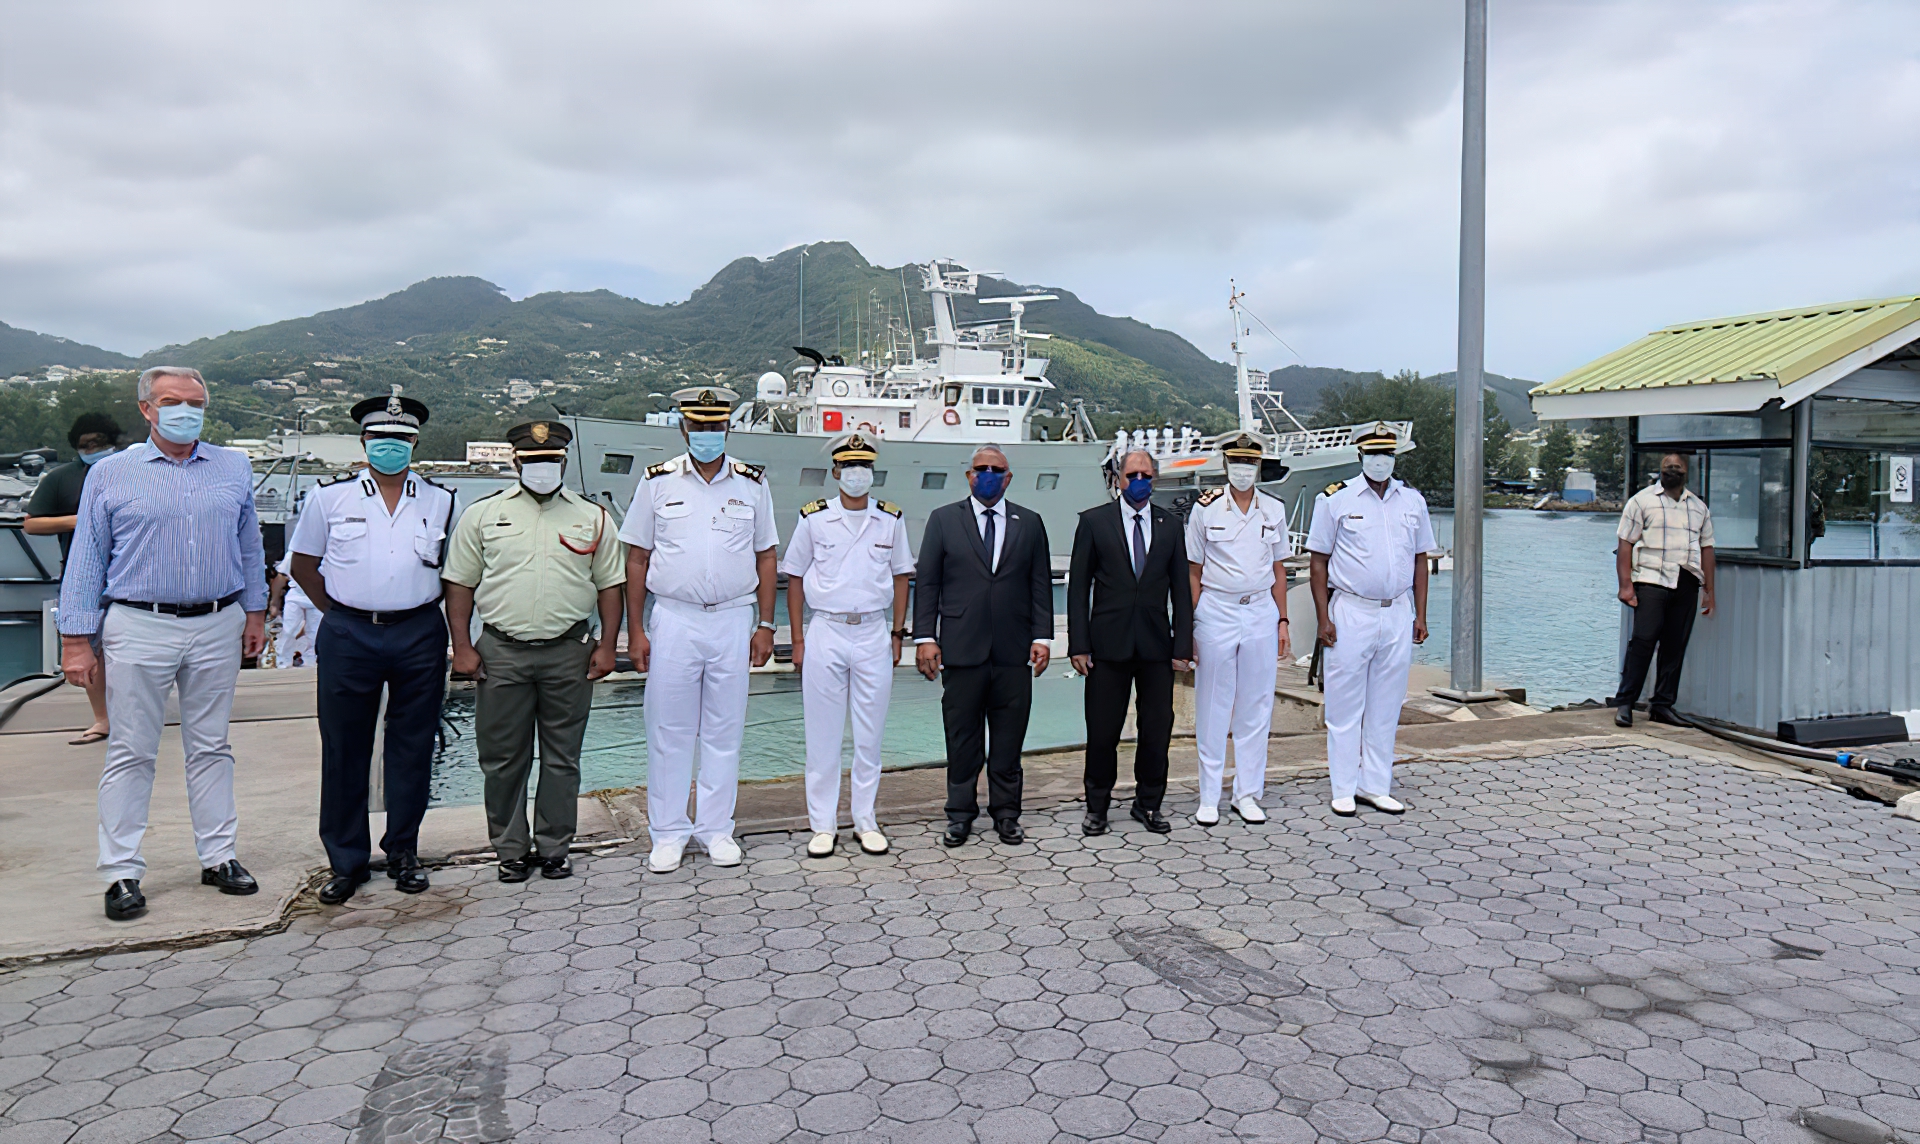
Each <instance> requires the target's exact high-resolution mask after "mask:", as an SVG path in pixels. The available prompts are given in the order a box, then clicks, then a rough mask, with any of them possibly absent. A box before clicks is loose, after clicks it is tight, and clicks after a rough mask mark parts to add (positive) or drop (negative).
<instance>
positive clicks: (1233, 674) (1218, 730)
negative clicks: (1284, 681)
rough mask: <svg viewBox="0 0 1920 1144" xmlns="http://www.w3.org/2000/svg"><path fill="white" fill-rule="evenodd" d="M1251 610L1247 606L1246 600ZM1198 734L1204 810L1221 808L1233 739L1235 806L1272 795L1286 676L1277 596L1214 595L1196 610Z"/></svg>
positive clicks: (1195, 724) (1195, 726)
mask: <svg viewBox="0 0 1920 1144" xmlns="http://www.w3.org/2000/svg"><path fill="white" fill-rule="evenodd" d="M1243 598H1245V599H1246V600H1247V602H1246V603H1244V604H1242V603H1241V602H1240V601H1241V599H1243ZM1193 651H1194V658H1195V662H1194V665H1193V730H1194V746H1195V748H1196V749H1197V750H1198V752H1199V754H1200V805H1201V806H1212V807H1217V806H1219V805H1220V788H1221V785H1222V784H1223V782H1224V781H1225V776H1226V769H1227V737H1228V735H1229V734H1231V735H1232V737H1233V801H1235V802H1238V801H1239V800H1241V799H1243V798H1246V797H1247V796H1248V795H1251V796H1253V797H1254V798H1259V797H1260V796H1261V795H1263V794H1265V793H1266V790H1267V735H1268V733H1270V732H1271V731H1272V730H1273V686H1274V682H1275V678H1276V677H1277V676H1278V675H1279V671H1280V609H1279V608H1278V607H1276V606H1275V605H1274V602H1273V593H1272V592H1269V591H1260V592H1256V593H1253V594H1252V595H1251V596H1247V597H1242V596H1236V595H1227V594H1224V593H1221V592H1216V591H1214V590H1212V589H1207V590H1205V591H1202V592H1201V593H1200V602H1199V603H1198V604H1196V605H1195V606H1194V609H1193Z"/></svg>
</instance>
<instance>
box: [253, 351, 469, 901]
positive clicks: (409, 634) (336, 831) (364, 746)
mask: <svg viewBox="0 0 1920 1144" xmlns="http://www.w3.org/2000/svg"><path fill="white" fill-rule="evenodd" d="M351 415H352V417H353V419H354V420H356V421H358V422H359V423H360V440H361V442H362V443H363V445H364V446H365V448H366V451H367V467H366V468H364V469H361V470H360V471H358V472H355V473H349V474H347V475H346V476H344V477H341V478H339V479H338V480H334V481H329V482H327V483H326V484H324V485H321V486H319V487H318V488H316V489H314V490H313V492H312V493H310V494H309V495H308V497H307V503H306V507H305V508H304V509H303V510H302V511H301V513H300V520H299V523H298V524H296V525H295V526H294V530H293V539H292V540H291V541H290V542H289V543H288V545H287V547H288V549H289V550H290V551H291V553H292V555H291V557H290V558H289V568H290V570H291V573H292V576H293V579H294V582H295V583H297V584H299V585H300V587H301V589H302V590H303V591H305V592H306V594H307V598H308V599H309V600H311V601H313V605H314V606H315V607H317V608H319V609H320V611H321V612H323V613H325V615H324V617H323V618H322V619H321V621H320V631H319V634H318V636H317V637H316V639H315V648H316V650H317V654H318V656H319V660H320V670H319V677H320V678H319V717H320V718H319V721H320V841H321V842H322V843H323V844H324V845H325V846H326V848H327V859H328V861H329V863H330V864H331V865H332V867H333V877H332V878H331V879H329V880H328V881H327V883H326V884H325V885H323V886H321V887H320V891H319V897H320V900H321V901H323V902H325V903H327V904H328V905H338V904H339V903H341V902H344V901H346V900H347V899H348V898H350V897H352V896H353V892H354V890H355V888H357V887H358V886H359V885H360V884H361V883H362V882H365V881H366V880H367V877H368V874H367V864H368V861H369V858H370V856H371V840H370V837H369V830H368V825H367V787H368V778H369V776H368V769H369V767H370V766H371V764H372V760H373V736H374V724H375V722H376V720H377V719H378V718H379V714H380V692H381V689H382V688H385V689H386V692H387V718H386V739H385V742H384V744H383V746H382V754H383V757H384V780H385V786H386V811H387V830H386V834H385V835H384V836H383V837H382V838H381V839H380V849H381V850H382V851H384V852H385V854H386V856H387V876H388V877H389V878H392V879H393V880H394V883H395V885H396V887H397V888H398V889H399V890H400V891H401V892H402V893H407V894H417V893H419V892H421V891H422V890H425V889H426V888H427V872H426V870H425V869H424V868H423V867H422V866H421V865H420V858H419V855H418V846H419V839H420V820H421V819H422V818H423V817H425V815H426V813H427V795H428V784H429V780H430V779H431V778H432V773H433V744H434V736H435V734H436V733H437V732H438V731H439V729H440V704H441V700H442V699H443V698H444V696H445V693H446V677H447V622H446V617H445V616H444V615H443V614H442V613H441V610H440V566H441V564H442V563H443V562H444V561H445V560H446V552H447V534H448V533H449V532H450V531H451V530H452V527H453V494H452V493H451V492H449V491H448V490H446V489H443V488H441V487H440V486H439V485H436V484H434V483H433V482H432V481H429V480H428V479H427V478H425V477H423V476H421V475H420V474H418V473H416V472H414V471H413V470H412V468H411V467H410V466H411V465H412V462H413V446H414V442H415V441H416V440H417V439H418V437H419V435H420V427H421V426H422V425H424V424H426V422H427V407H426V406H425V405H424V404H422V403H420V402H418V401H415V400H414V399H413V398H411V397H401V396H399V392H398V388H397V387H396V389H395V393H394V395H393V396H391V397H370V398H368V399H367V400H365V401H362V402H360V403H359V404H358V405H355V406H354V407H353V409H352V412H351Z"/></svg>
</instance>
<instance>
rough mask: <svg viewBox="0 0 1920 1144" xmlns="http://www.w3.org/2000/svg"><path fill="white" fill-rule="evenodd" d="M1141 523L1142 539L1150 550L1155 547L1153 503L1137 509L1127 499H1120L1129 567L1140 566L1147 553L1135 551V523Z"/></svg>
mask: <svg viewBox="0 0 1920 1144" xmlns="http://www.w3.org/2000/svg"><path fill="white" fill-rule="evenodd" d="M1136 520H1137V521H1139V522H1140V539H1141V540H1143V541H1145V542H1146V545H1147V547H1148V548H1149V549H1151V548H1152V547H1153V502H1152V501H1148V502H1147V503H1145V504H1143V505H1140V506H1139V507H1137V508H1136V507H1135V506H1134V505H1133V503H1132V502H1131V501H1129V500H1127V498H1126V497H1121V498H1120V535H1122V536H1124V537H1126V538H1127V567H1128V568H1133V567H1136V566H1138V565H1139V564H1140V561H1141V560H1142V559H1143V558H1145V556H1146V553H1144V552H1135V551H1134V550H1133V522H1134V521H1136Z"/></svg>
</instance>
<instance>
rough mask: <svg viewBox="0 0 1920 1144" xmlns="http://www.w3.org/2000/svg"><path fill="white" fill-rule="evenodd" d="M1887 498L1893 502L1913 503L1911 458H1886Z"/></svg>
mask: <svg viewBox="0 0 1920 1144" xmlns="http://www.w3.org/2000/svg"><path fill="white" fill-rule="evenodd" d="M1887 462H1888V464H1887V499H1888V500H1891V501H1892V502H1893V503H1894V504H1912V503H1913V458H1912V457H1888V458H1887Z"/></svg>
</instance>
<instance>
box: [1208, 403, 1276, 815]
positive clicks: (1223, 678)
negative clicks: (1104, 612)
mask: <svg viewBox="0 0 1920 1144" xmlns="http://www.w3.org/2000/svg"><path fill="white" fill-rule="evenodd" d="M1264 452H1265V447H1264V445H1263V444H1262V442H1261V440H1260V438H1259V437H1257V436H1256V435H1254V434H1252V433H1247V432H1234V433H1229V434H1227V435H1226V436H1224V437H1222V438H1221V439H1220V455H1221V459H1222V460H1223V461H1225V462H1226V469H1227V486H1228V487H1227V488H1224V489H1219V488H1214V489H1208V490H1207V491H1206V492H1204V493H1202V494H1200V499H1199V500H1198V501H1196V502H1194V506H1193V510H1192V511H1191V512H1189V513H1188V514H1187V560H1188V562H1189V567H1190V568H1191V570H1192V578H1191V586H1192V590H1193V658H1194V664H1193V673H1194V674H1193V723H1194V744H1195V748H1196V750H1197V751H1198V753H1199V755H1200V808H1199V809H1198V810H1197V811H1195V812H1194V815H1193V818H1194V821H1195V822H1198V823H1199V824H1200V825H1202V826H1213V825H1215V824H1217V823H1218V822H1219V821H1220V793H1221V787H1222V785H1223V784H1224V782H1225V775H1226V768H1227V737H1228V735H1229V734H1231V735H1232V737H1233V801H1232V806H1233V810H1234V813H1235V814H1238V815H1239V816H1240V818H1241V819H1242V820H1243V821H1245V822H1251V823H1260V822H1265V821H1266V820H1267V812H1266V811H1264V810H1262V809H1260V798H1261V796H1262V795H1264V794H1266V790H1267V735H1268V734H1269V733H1270V732H1271V731H1272V729H1273V685H1274V681H1275V678H1276V677H1277V676H1278V674H1279V670H1280V657H1281V656H1284V655H1286V654H1288V653H1289V652H1290V651H1291V649H1292V645H1293V641H1292V638H1291V635H1290V633H1289V631H1288V628H1289V627H1290V626H1291V625H1290V624H1289V623H1288V621H1287V573H1286V568H1285V566H1284V565H1283V564H1282V563H1281V562H1282V561H1284V560H1285V559H1286V558H1287V554H1288V549H1287V507H1286V506H1285V505H1283V504H1281V503H1280V501H1279V500H1278V499H1277V498H1275V497H1272V496H1269V495H1267V494H1266V493H1263V492H1260V491H1259V490H1257V489H1255V488H1254V484H1255V483H1256V482H1257V481H1258V480H1259V479H1260V458H1261V456H1262V454H1263V453H1264Z"/></svg>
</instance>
